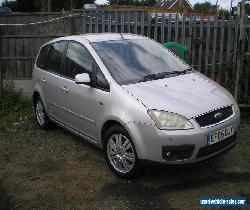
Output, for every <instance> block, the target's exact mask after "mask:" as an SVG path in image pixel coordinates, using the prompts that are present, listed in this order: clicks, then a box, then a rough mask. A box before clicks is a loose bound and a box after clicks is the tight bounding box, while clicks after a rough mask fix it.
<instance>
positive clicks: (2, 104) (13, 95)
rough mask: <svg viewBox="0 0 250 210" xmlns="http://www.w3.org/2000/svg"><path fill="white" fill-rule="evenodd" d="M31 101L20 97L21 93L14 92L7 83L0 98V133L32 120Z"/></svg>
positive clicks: (10, 84)
mask: <svg viewBox="0 0 250 210" xmlns="http://www.w3.org/2000/svg"><path fill="white" fill-rule="evenodd" d="M33 116H34V111H33V105H32V101H31V100H30V99H27V98H24V97H23V96H22V91H21V90H20V91H15V90H14V85H13V83H11V82H9V83H8V84H7V85H6V87H5V88H4V89H3V95H2V97H1V98H0V131H1V130H2V131H8V130H10V129H13V126H15V125H18V124H23V123H25V122H27V121H28V120H29V119H31V118H33Z"/></svg>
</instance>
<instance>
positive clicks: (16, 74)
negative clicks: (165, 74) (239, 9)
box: [0, 11, 250, 100]
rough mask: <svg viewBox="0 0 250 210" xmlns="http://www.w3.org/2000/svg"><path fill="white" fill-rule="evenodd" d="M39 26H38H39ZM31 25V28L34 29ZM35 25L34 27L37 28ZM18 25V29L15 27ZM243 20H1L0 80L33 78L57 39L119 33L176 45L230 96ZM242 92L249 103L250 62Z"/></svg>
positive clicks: (88, 16) (131, 14) (93, 15)
mask: <svg viewBox="0 0 250 210" xmlns="http://www.w3.org/2000/svg"><path fill="white" fill-rule="evenodd" d="M36 22H38V23H37V24H35V23H36ZM30 23H31V24H30ZM33 23H34V24H33ZM13 24H14V25H13ZM241 30H242V28H241V27H240V25H239V19H238V18H236V19H234V18H233V17H230V18H229V20H225V18H224V17H223V18H222V19H220V20H218V19H217V18H216V19H215V20H214V18H213V17H210V16H209V17H208V18H207V19H205V18H201V19H198V18H193V17H188V16H186V15H185V14H184V15H183V16H179V15H178V14H176V15H173V14H163V15H161V14H153V13H148V12H142V11H114V12H107V11H105V12H104V11H102V12H100V11H98V12H84V13H83V14H71V15H66V16H61V15H60V14H58V13H56V14H32V15H21V14H20V15H13V16H5V17H1V18H0V44H1V48H0V62H1V63H0V70H1V72H0V78H4V79H11V78H12V79H13V78H31V72H32V66H33V63H34V59H35V56H36V54H37V51H38V49H39V47H40V46H41V45H42V44H43V43H45V42H47V41H49V40H51V39H53V38H56V37H60V36H66V35H71V34H79V33H93V32H95V33H98V32H118V33H135V34H141V35H146V36H148V37H150V38H153V39H155V40H156V41H158V42H162V43H163V42H171V41H175V42H178V43H180V44H183V45H185V46H187V47H188V49H189V57H190V64H191V65H192V66H193V67H194V68H195V69H197V70H199V71H200V72H202V73H205V74H206V75H207V76H209V77H211V78H212V79H215V78H217V76H218V75H219V76H220V77H221V79H222V80H223V81H222V82H223V85H224V86H226V87H227V88H228V89H229V90H231V88H232V86H234V80H235V76H236V63H237V59H238V48H239V45H240V43H239V33H240V31H241ZM245 34H246V37H245V42H244V43H245V49H246V51H247V52H249V51H250V41H249V37H250V25H249V23H248V24H247V25H246V26H245ZM242 65H243V67H242V71H243V72H241V78H243V79H242V81H243V80H244V81H243V83H242V85H241V88H240V91H241V92H242V94H241V95H243V96H244V99H246V100H249V98H250V92H249V90H250V87H249V85H250V84H249V75H250V73H249V71H247V70H249V57H247V56H245V57H244V61H242Z"/></svg>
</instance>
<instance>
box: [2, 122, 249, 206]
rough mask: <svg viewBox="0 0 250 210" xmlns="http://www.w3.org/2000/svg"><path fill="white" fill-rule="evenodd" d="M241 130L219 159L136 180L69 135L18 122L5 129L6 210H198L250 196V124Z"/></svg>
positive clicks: (158, 170) (161, 170)
mask: <svg viewBox="0 0 250 210" xmlns="http://www.w3.org/2000/svg"><path fill="white" fill-rule="evenodd" d="M240 131H241V132H240V139H239V142H238V144H237V146H236V147H235V148H234V149H232V150H231V151H229V152H227V153H225V154H223V155H222V156H219V157H217V158H215V159H213V160H211V161H208V162H205V163H202V164H199V165H195V166H181V167H180V166H179V167H177V166H176V167H153V168H151V169H150V170H149V169H148V170H146V171H145V172H144V174H142V175H141V176H140V177H138V178H136V179H134V180H131V181H128V180H124V179H121V178H118V177H116V176H115V175H114V174H113V173H112V172H111V171H110V170H109V168H108V167H107V165H106V163H105V160H104V155H103V153H102V151H101V150H99V149H97V148H95V147H94V146H92V145H90V144H88V143H86V142H84V141H82V140H81V139H80V138H78V137H75V136H74V135H72V134H70V133H69V132H67V131H65V130H63V129H61V128H59V127H57V126H55V127H54V128H52V129H50V130H48V131H44V130H41V129H39V128H38V126H37V125H36V123H35V122H34V119H30V120H26V121H24V122H22V121H21V122H18V123H15V122H11V123H9V124H7V125H5V126H2V127H0V209H1V210H4V209H150V210H152V209H173V210H174V209H185V210H186V209H193V210H194V209H204V208H201V207H200V206H199V198H200V197H201V196H244V195H245V196H248V197H250V164H249V163H250V152H249V151H250V149H249V148H250V125H249V124H242V125H241V130H240ZM248 208H249V206H248ZM205 209H208V208H205ZM213 209H219V208H213ZM223 209H225V208H223ZM231 209H234V208H231ZM235 209H237V208H235ZM245 209H247V207H246V208H245Z"/></svg>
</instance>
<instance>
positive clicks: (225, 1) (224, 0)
mask: <svg viewBox="0 0 250 210" xmlns="http://www.w3.org/2000/svg"><path fill="white" fill-rule="evenodd" d="M3 1H4V0H0V2H3ZM205 1H206V0H190V3H191V4H192V5H194V4H195V3H197V2H205ZM208 1H210V2H211V3H213V4H215V3H216V0H208ZM239 1H240V0H234V5H236V4H237V3H238V2H239ZM96 2H97V3H106V2H107V0H96ZM230 2H231V0H218V4H219V5H220V6H221V7H223V8H227V9H229V8H230Z"/></svg>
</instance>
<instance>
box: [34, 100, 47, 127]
mask: <svg viewBox="0 0 250 210" xmlns="http://www.w3.org/2000/svg"><path fill="white" fill-rule="evenodd" d="M34 108H35V116H36V121H37V123H38V125H39V126H40V127H41V128H43V129H46V128H49V127H50V125H51V122H50V120H49V118H48V116H47V114H46V111H45V106H44V104H43V101H42V99H41V98H40V97H37V99H36V100H35V103H34Z"/></svg>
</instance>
